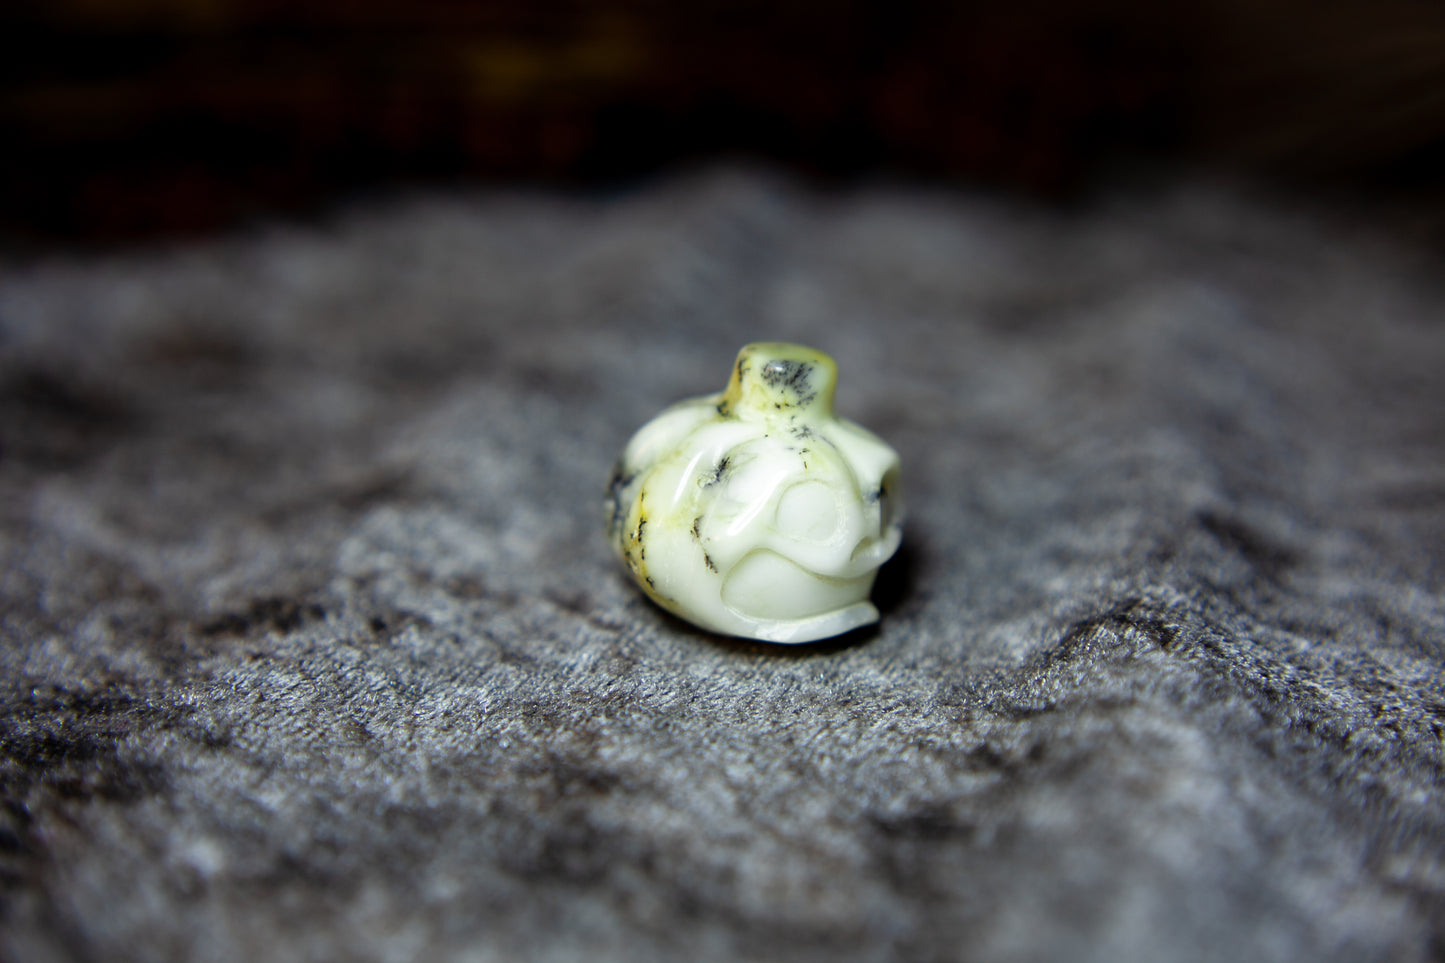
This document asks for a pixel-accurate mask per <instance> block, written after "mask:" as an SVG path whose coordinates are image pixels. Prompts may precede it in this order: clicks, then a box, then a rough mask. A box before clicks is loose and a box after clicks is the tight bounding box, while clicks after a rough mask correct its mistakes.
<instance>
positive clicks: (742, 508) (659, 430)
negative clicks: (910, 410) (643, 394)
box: [608, 342, 903, 642]
mask: <svg viewBox="0 0 1445 963" xmlns="http://www.w3.org/2000/svg"><path fill="white" fill-rule="evenodd" d="M837 377H838V366H837V364H835V363H834V361H833V359H832V358H830V357H828V356H827V355H826V354H823V353H822V352H819V351H815V350H813V349H812V348H805V347H803V346H802V345H796V344H782V343H777V342H764V343H758V344H750V345H747V346H746V347H744V348H743V349H742V351H740V352H739V353H738V359H737V363H736V364H734V365H733V371H732V378H731V380H730V381H729V382H728V386H727V389H726V390H725V391H723V392H722V393H721V394H715V395H707V396H705V397H701V398H694V399H691V400H689V401H683V402H680V403H678V404H676V405H673V406H672V407H671V408H668V409H667V410H666V411H664V412H663V413H662V414H660V415H658V416H657V417H656V418H654V419H653V420H652V421H650V422H648V423H647V424H646V425H644V426H643V427H642V429H641V430H640V431H638V432H637V434H636V435H634V436H633V437H632V440H631V441H630V442H628V444H627V448H626V449H625V450H624V451H623V453H622V457H621V459H619V461H618V462H617V467H616V469H615V470H614V471H613V475H612V481H611V484H610V485H609V486H608V511H609V512H610V522H609V526H608V534H609V537H610V539H611V541H612V544H613V546H614V547H615V548H616V549H617V551H618V553H619V554H620V555H621V556H622V560H623V561H624V562H625V563H626V564H627V567H628V569H629V570H630V571H631V572H632V577H633V578H634V579H636V581H637V583H638V585H640V586H641V587H642V589H643V590H644V591H645V592H646V593H647V594H648V595H649V596H651V597H652V599H653V600H654V601H656V602H657V603H658V604H659V605H661V606H662V607H663V608H665V609H667V610H668V611H670V612H673V613H674V614H676V615H678V616H680V617H682V618H684V619H686V620H688V621H689V622H692V623H693V624H695V625H698V626H701V627H702V628H705V629H710V630H711V631H714V632H720V633H723V634H725V635H737V636H743V637H745V638H753V639H763V640H765V641H768V642H812V641H814V640H816V639H825V638H829V637H831V636H834V635H839V634H841V633H843V632H847V631H849V630H850V629H855V628H857V627H859V626H861V625H867V624H869V623H871V622H875V621H877V620H878V610H877V609H876V608H874V607H873V604H872V603H871V602H869V601H868V595H869V592H870V591H871V590H872V588H873V578H874V575H875V574H876V573H877V570H878V567H879V566H880V565H882V564H883V563H884V562H885V561H887V560H888V559H889V557H890V556H892V555H893V553H894V552H895V551H897V549H898V543H899V539H900V538H901V529H900V524H901V522H902V516H903V510H902V509H903V506H902V503H901V501H900V494H901V493H900V490H899V478H898V454H897V453H896V452H895V451H894V450H893V449H892V448H890V447H888V445H886V444H884V443H883V442H882V441H881V440H880V439H879V438H878V437H877V436H875V435H873V434H872V433H871V432H869V431H867V430H865V429H863V428H860V427H859V426H858V425H855V424H853V423H852V422H850V421H846V420H844V419H842V418H838V417H836V416H835V415H834V414H833V388H834V385H835V383H836V381H837Z"/></svg>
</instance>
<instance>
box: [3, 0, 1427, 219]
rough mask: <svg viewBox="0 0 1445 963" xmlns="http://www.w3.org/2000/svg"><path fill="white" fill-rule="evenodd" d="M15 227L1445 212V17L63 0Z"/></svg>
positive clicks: (1381, 8) (11, 186)
mask: <svg viewBox="0 0 1445 963" xmlns="http://www.w3.org/2000/svg"><path fill="white" fill-rule="evenodd" d="M0 125H3V130H4V131H5V132H6V135H5V141H6V144H7V146H6V148H5V150H4V151H3V152H0V229H3V230H4V231H5V232H6V233H7V234H9V235H11V236H16V235H18V236H22V237H23V236H31V235H33V236H38V237H47V238H54V237H59V238H66V237H77V238H87V239H113V238H124V237H129V236H136V235H146V234H154V233H157V232H162V233H164V232H175V231H195V230H206V229H210V228H214V227H218V226H223V225H226V224H229V223H234V222H235V221H237V220H238V219H244V218H247V217H250V216H253V215H256V214H259V213H265V212H270V211H277V210H282V211H287V210H297V209H301V208H305V207H307V206H310V205H314V204H317V203H325V202H328V201H330V200H332V199H334V198H337V197H340V196H344V195H346V194H348V193H351V192H354V191H357V190H365V189H371V188H374V187H377V186H379V185H389V184H394V183H398V182H407V183H410V182H417V181H422V182H433V181H448V182H453V181H458V180H461V181H478V180H480V181H498V180H505V181H508V182H515V181H519V180H521V181H529V182H541V183H562V184H607V183H616V182H618V181H625V180H627V179H629V178H635V177H638V176H642V175H645V174H647V173H649V172H652V171H655V170H659V169H664V168H666V167H668V166H671V165H678V164H687V163H693V162H698V161H706V160H708V159H710V158H713V157H718V156H739V155H741V156H748V157H756V158H762V159H765V160H767V161H772V162H779V163H784V164H787V165H790V166H793V167H795V168H797V169H800V170H802V171H805V172H809V173H813V174H817V175H821V176H854V175H858V174H872V173H877V172H883V173H888V174H895V173H896V174H900V175H904V176H910V175H922V176H927V177H932V178H942V179H956V180H959V181H961V182H968V183H973V184H983V185H989V186H997V187H1001V188H1005V189H1011V190H1019V191H1027V192H1035V193H1041V194H1046V195H1051V196H1055V195H1062V194H1068V193H1069V192H1071V191H1074V190H1077V189H1079V188H1080V187H1081V186H1082V185H1087V184H1088V183H1090V181H1091V179H1093V178H1095V177H1097V176H1098V175H1099V173H1100V172H1101V171H1104V170H1108V169H1111V167H1112V166H1114V165H1119V164H1129V163H1135V162H1138V161H1144V162H1147V163H1150V164H1163V165H1166V166H1167V165H1195V164H1222V165H1226V166H1236V167H1244V168H1247V169H1258V170H1267V171H1270V172H1271V173H1274V174H1277V175H1279V176H1283V177H1286V178H1314V177H1327V178H1342V179H1346V180H1351V181H1354V182H1358V183H1372V184H1394V185H1403V186H1407V187H1408V186H1410V185H1415V184H1422V185H1426V186H1428V187H1431V188H1438V187H1439V185H1440V183H1441V181H1442V168H1445V8H1442V7H1440V6H1438V5H1435V4H1424V3H1417V2H1404V0H1384V2H1379V3H1371V2H1364V0H1350V2H1335V3H1311V4H1305V3H1301V2H1296V0H1264V2H1261V3H1248V2H1245V0H1213V2H1204V0H1196V2H1193V3H1189V4H1185V5H1182V6H1177V7H1173V8H1170V9H1161V6H1160V5H1154V4H1145V3H1139V2H1132V0H1118V2H1109V0H1098V2H1081V3H1073V4H1062V3H1057V2H1028V0H1023V2H1013V3H997V2H996V3H882V2H851V3H849V2H843V3H837V2H833V3H825V2H817V0H793V2H778V3H752V2H744V3H717V2H703V3H691V4H679V3H668V4H664V3H654V2H627V0H614V2H609V3H582V2H576V3H550V4H528V3H520V2H498V3H461V2H446V0H411V2H403V0H351V2H342V0H327V2H315V3H283V2H280V0H108V2H107V0H56V2H49V3H40V2H29V3H19V4H10V5H8V6H7V7H6V8H5V9H4V11H3V12H0Z"/></svg>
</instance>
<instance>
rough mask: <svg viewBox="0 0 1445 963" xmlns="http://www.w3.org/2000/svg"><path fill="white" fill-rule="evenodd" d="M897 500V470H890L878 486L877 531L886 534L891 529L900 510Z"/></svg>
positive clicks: (899, 500)
mask: <svg viewBox="0 0 1445 963" xmlns="http://www.w3.org/2000/svg"><path fill="white" fill-rule="evenodd" d="M902 507H903V504H902V499H901V498H899V489H898V469H897V468H893V469H890V470H889V472H888V474H886V475H884V476H883V481H882V482H880V483H879V485H878V531H879V532H887V531H888V529H890V528H892V527H893V525H894V523H895V521H896V520H897V518H898V515H899V511H900V509H902Z"/></svg>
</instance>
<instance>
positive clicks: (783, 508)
mask: <svg viewBox="0 0 1445 963" xmlns="http://www.w3.org/2000/svg"><path fill="white" fill-rule="evenodd" d="M774 524H775V525H776V526H777V528H778V531H780V532H782V533H783V534H784V535H786V536H788V537H789V538H797V539H809V540H812V541H818V542H823V541H827V540H828V539H829V538H830V537H832V535H833V533H834V532H835V531H836V530H837V528H838V505H837V501H836V500H835V499H834V497H833V489H832V488H830V487H828V486H827V485H825V484H823V483H822V482H820V481H803V482H799V483H798V484H796V485H794V486H793V487H791V488H789V489H788V490H787V491H785V492H783V495H782V497H781V498H779V499H778V514H777V520H776V522H775V523H774Z"/></svg>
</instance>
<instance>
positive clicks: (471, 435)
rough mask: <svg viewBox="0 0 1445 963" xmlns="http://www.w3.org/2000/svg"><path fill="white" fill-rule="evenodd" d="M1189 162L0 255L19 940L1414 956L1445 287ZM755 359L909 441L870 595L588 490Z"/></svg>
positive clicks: (1437, 873) (1437, 888) (1443, 813)
mask: <svg viewBox="0 0 1445 963" xmlns="http://www.w3.org/2000/svg"><path fill="white" fill-rule="evenodd" d="M1441 277H1442V272H1441V271H1440V265H1439V263H1438V261H1435V260H1432V259H1431V258H1430V257H1428V256H1427V255H1425V254H1422V253H1420V252H1418V251H1415V250H1413V249H1411V248H1410V247H1408V246H1405V245H1403V244H1401V243H1397V242H1395V241H1392V240H1390V238H1389V236H1388V235H1387V234H1385V233H1383V232H1382V231H1380V230H1377V229H1376V228H1375V227H1374V226H1373V224H1372V222H1370V221H1369V220H1368V219H1361V218H1358V217H1346V216H1344V215H1339V214H1326V213H1323V212H1322V211H1320V210H1315V209H1312V208H1310V207H1308V206H1307V205H1299V204H1296V205H1294V206H1286V205H1282V204H1270V203H1264V202H1261V200H1260V198H1259V197H1258V196H1254V195H1251V194H1250V193H1249V192H1244V191H1237V190H1233V189H1220V188H1213V187H1209V186H1207V185H1203V186H1201V185H1194V186H1190V185H1184V186H1179V187H1175V188H1171V189H1168V190H1161V191H1150V192H1142V191H1141V192H1139V193H1138V194H1134V195H1120V196H1118V197H1116V198H1114V199H1113V200H1109V201H1101V202H1099V203H1098V204H1096V205H1093V206H1091V207H1090V208H1089V209H1088V210H1079V211H1074V212H1071V213H1058V212H1050V211H1046V210H1041V209H1036V208H1030V207H1027V206H1025V205H1022V204H1018V203H1014V202H1007V201H1003V200H999V199H990V198H985V197H977V196H970V195H967V194H952V193H943V192H938V193H931V192H927V191H920V190H912V189H904V188H897V187H878V188H871V189H857V190H854V191H851V192H847V193H843V194H840V195H827V194H819V193H814V192H811V191H808V190H805V189H803V188H801V187H799V186H797V185H795V184H792V183H790V182H788V181H785V180H782V179H779V178H777V177H774V176H772V175H769V174H767V173H759V172H747V171H741V172H739V171H728V170H718V171H713V172H711V173H708V174H702V175H697V176H691V177H684V178H680V179H676V180H673V181H670V182H666V183H662V184H659V185H654V186H651V187H648V188H647V189H645V190H641V191H638V192H636V193H634V194H630V195H625V196H618V197H613V198H607V199H577V198H559V197H556V196H550V195H544V194H537V195H510V194H502V193H498V194H481V195H468V196H459V195H453V196H431V197H421V198H416V199H411V200H405V201H395V202H390V203H386V204H373V205H371V206H370V207H366V208H363V209H357V210H354V211H353V212H352V213H350V214H348V215H347V216H344V217H341V218H339V219H336V220H334V221H333V222H329V223H327V224H325V225H322V226H313V227H279V226H278V227H271V228H266V229H258V230H255V231H252V232H250V233H247V234H245V235H243V236H236V237H232V238H227V239H222V240H218V241H209V242H205V243H198V244H193V245H189V246H177V247H173V248H167V249H157V250H149V251H143V252H135V253H129V254H116V255H107V256H103V257H102V256H92V257H80V256H77V257H74V258H51V259H48V260H45V261H43V262H41V263H38V264H25V265H19V264H15V265H11V266H10V267H9V268H7V269H5V270H4V272H3V278H0V333H3V338H4V341H3V346H0V347H3V362H0V364H3V368H0V379H3V380H0V384H3V388H0V391H3V401H0V419H3V420H0V432H3V434H0V443H3V446H4V448H3V454H0V552H3V556H0V591H3V623H0V631H3V652H0V659H3V700H4V707H3V732H0V750H3V751H0V756H3V761H0V780H3V802H4V806H3V810H0V895H3V908H4V915H3V919H0V938H3V942H0V946H3V952H4V954H5V955H6V956H7V957H8V958H9V959H14V960H32V961H41V960H51V959H82V960H124V959H147V960H153V959H196V960H261V959H265V960H291V959H297V960H300V959H306V960H332V959H344V958H354V959H365V960H372V959H375V960H411V959H436V960H478V961H489V960H524V959H577V960H596V959H615V960H628V961H646V960H655V959H702V960H730V959H790V960H833V959H850V960H886V959H908V960H985V961H988V960H1086V961H1087V960H1099V961H1115V960H1164V961H1192V960H1201V961H1203V960H1231V961H1233V960H1286V959H1309V960H1312V961H1324V960H1364V959H1387V958H1388V959H1392V960H1406V961H1409V960H1425V959H1429V958H1432V957H1434V958H1439V957H1440V956H1441V955H1442V954H1445V800H1442V755H1445V746H1442V728H1445V681H1442V658H1445V605H1442V595H1441V588H1442V578H1445V567H1442V562H1445V377H1442V374H1441V372H1442V371H1445V328H1442V324H1445V317H1442V312H1445V286H1442V283H1441ZM759 338H783V339H788V340H796V341H802V342H805V343H809V344H813V345H815V346H817V347H820V348H823V349H825V350H828V351H830V352H831V353H833V354H834V355H835V356H836V357H837V359H838V362H839V365H840V368H841V375H840V384H839V393H838V400H839V409H840V412H841V413H842V414H844V415H846V416H848V417H851V418H854V419H855V420H858V421H860V422H862V423H863V424H865V425H867V426H869V427H871V428H872V429H874V430H875V431H877V432H878V433H879V434H881V435H882V436H884V437H885V438H886V439H888V440H889V441H890V442H891V443H892V444H893V445H894V446H895V447H897V448H898V449H899V450H900V452H901V453H902V456H903V459H904V462H903V463H904V472H905V475H904V481H905V486H906V492H907V498H908V505H909V512H910V520H909V523H908V527H907V536H906V549H905V551H904V552H903V554H902V555H901V556H900V557H899V558H898V559H897V560H896V561H895V562H894V563H893V564H891V565H890V567H889V569H888V570H887V571H886V572H885V577H884V579H883V584H881V585H880V587H879V591H878V597H879V601H880V602H881V606H882V608H883V609H884V612H885V614H884V620H883V622H882V623H881V625H880V626H879V627H877V628H875V629H871V630H864V631H862V632H859V633H856V634H854V635H853V636H850V637H848V638H845V639H842V640H838V641H835V642H828V643H823V644H818V645H813V646H808V647H802V648H779V647H770V646H766V645H761V644H753V643H747V642H740V641H734V640H727V639H721V638H716V637H712V636H709V635H707V634H705V633H702V632H699V631H696V630H693V629H691V628H690V627H688V626H687V625H685V624H683V623H681V622H679V621H677V620H675V619H672V618H671V617H669V616H667V615H664V614H662V613H661V612H660V611H659V610H658V609H656V608H655V607H653V606H652V605H651V604H650V603H648V602H647V601H646V600H645V599H643V598H642V597H641V596H640V595H639V593H638V592H637V591H635V590H634V589H633V588H632V587H631V586H630V585H629V583H628V582H627V581H626V579H625V578H624V576H623V574H622V572H621V570H620V568H619V566H618V565H617V564H616V563H615V561H614V560H613V559H612V558H611V557H610V555H609V553H608V549H607V547H606V545H605V544H604V541H603V538H602V533H601V526H602V518H601V494H602V493H601V488H602V486H603V485H604V483H605V480H606V477H607V472H608V469H609V467H610V464H611V462H612V459H613V458H614V457H615V456H616V454H617V452H618V450H619V449H620V448H621V446H622V444H623V442H624V441H625V440H626V438H627V437H628V435H629V434H630V433H631V432H632V431H633V430H634V429H635V428H636V427H638V426H639V425H640V424H641V423H642V422H643V421H644V420H645V419H646V418H648V417H649V416H651V415H652V414H654V413H655V412H656V411H657V410H659V409H660V408H661V407H663V406H664V405H665V404H667V403H669V402H671V401H674V400H676V399H678V398H680V397H683V396H687V395H691V394H698V393H702V392H705V391H713V390H718V389H720V388H721V387H722V384H723V382H724V380H725V379H726V376H727V374H728V366H729V364H730V363H731V361H732V358H733V354H734V352H735V351H736V350H737V348H738V347H739V346H740V345H741V344H742V343H744V342H746V341H749V340H755V339H759Z"/></svg>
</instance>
